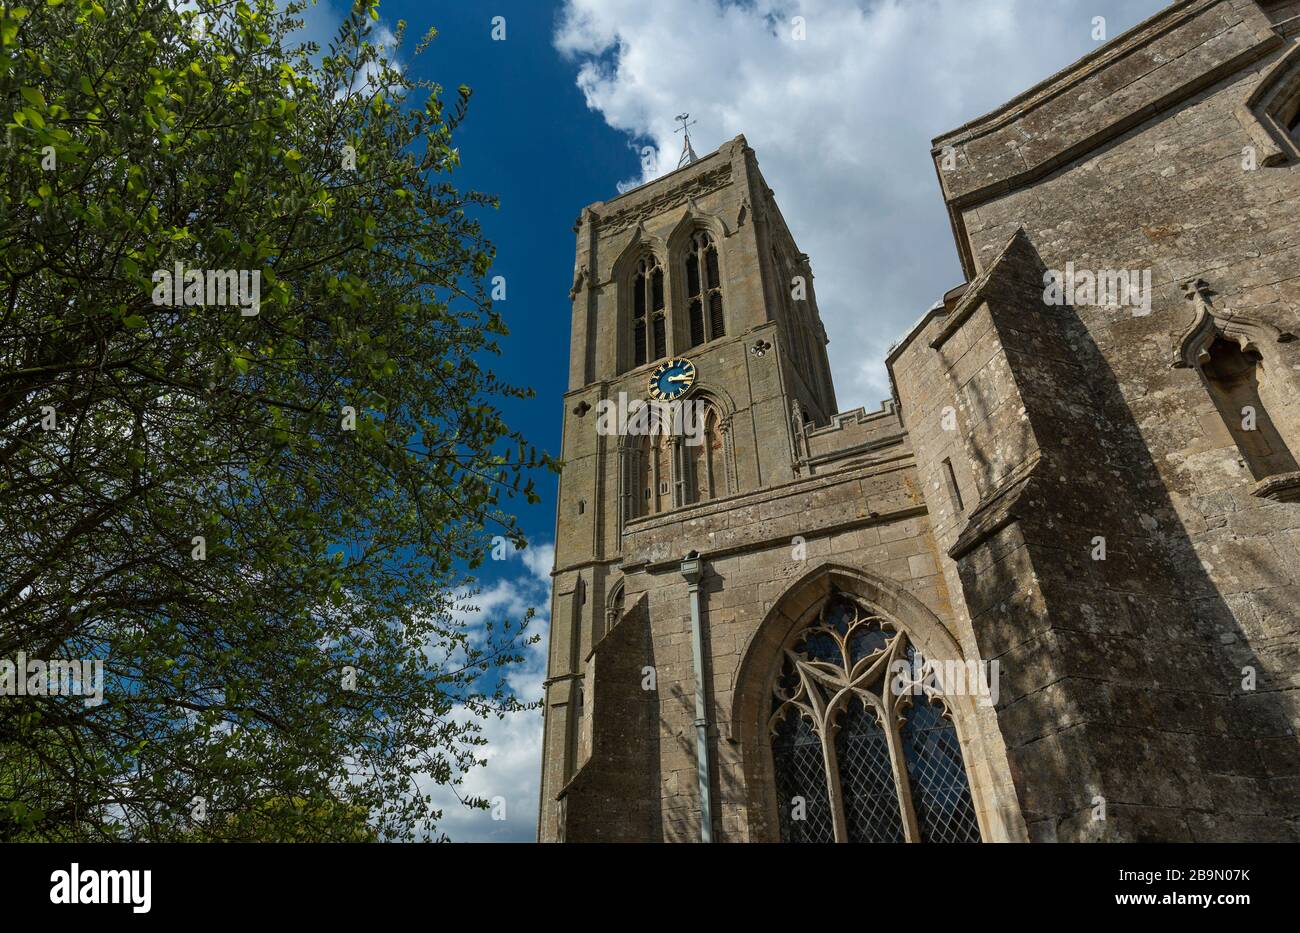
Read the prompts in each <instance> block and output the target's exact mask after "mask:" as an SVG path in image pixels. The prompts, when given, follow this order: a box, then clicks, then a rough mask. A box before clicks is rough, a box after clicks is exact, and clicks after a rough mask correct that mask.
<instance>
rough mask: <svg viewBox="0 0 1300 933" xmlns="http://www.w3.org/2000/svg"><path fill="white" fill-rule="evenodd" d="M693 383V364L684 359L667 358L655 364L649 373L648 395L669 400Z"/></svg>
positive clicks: (679, 394) (678, 395) (662, 400)
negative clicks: (652, 370) (663, 361)
mask: <svg viewBox="0 0 1300 933" xmlns="http://www.w3.org/2000/svg"><path fill="white" fill-rule="evenodd" d="M693 385H695V364H694V363H692V362H691V361H690V360H684V359H675V360H668V361H667V362H665V363H661V364H660V365H658V366H656V367H655V371H654V372H652V373H651V374H650V397H651V398H652V399H655V400H656V401H660V402H671V401H672V400H673V399H675V398H680V397H681V396H682V395H684V394H685V393H686V391H687V390H688V389H689V388H690V387H691V386H693Z"/></svg>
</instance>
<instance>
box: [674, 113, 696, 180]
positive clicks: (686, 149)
mask: <svg viewBox="0 0 1300 933" xmlns="http://www.w3.org/2000/svg"><path fill="white" fill-rule="evenodd" d="M690 116H691V115H690V114H689V113H679V114H678V115H677V121H678V122H679V123H681V126H679V127H678V128H677V129H675V130H673V132H674V133H681V134H683V135H684V136H685V141H684V142H685V144H684V145H683V146H682V157H681V158H680V159H678V160H677V167H678V168H681V167H682V166H683V165H690V164H691V163H692V162H694V161H695V160H696V159H698V158H699V156H697V155H696V154H695V149H694V148H693V147H692V146H691V130H690V128H691V127H692V126H694V125H695V124H696V123H698V122H699V121H698V120H691V119H690Z"/></svg>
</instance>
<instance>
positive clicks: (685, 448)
mask: <svg viewBox="0 0 1300 933" xmlns="http://www.w3.org/2000/svg"><path fill="white" fill-rule="evenodd" d="M688 404H699V403H698V402H696V403H691V402H688ZM700 440H701V443H699V444H691V443H689V439H685V440H683V441H682V443H681V448H682V456H683V461H684V464H685V469H684V470H683V473H684V474H685V497H684V498H685V501H686V502H687V503H692V502H708V501H709V500H710V499H716V498H718V497H719V496H724V495H726V494H727V474H726V460H725V451H724V438H723V434H722V418H721V417H720V416H719V415H718V410H717V409H716V408H714V407H713V406H712V405H706V407H705V409H704V423H703V425H702V426H701V438H700Z"/></svg>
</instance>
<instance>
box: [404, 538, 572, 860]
mask: <svg viewBox="0 0 1300 933" xmlns="http://www.w3.org/2000/svg"><path fill="white" fill-rule="evenodd" d="M516 557H517V558H518V559H519V561H520V563H521V564H522V565H523V566H522V568H521V569H522V571H523V572H522V573H517V574H513V575H511V576H506V577H502V578H500V579H498V580H496V581H495V582H494V583H492V584H490V585H489V586H487V587H485V588H484V589H483V590H482V592H480V593H479V594H477V595H475V596H465V597H463V598H462V599H461V600H459V601H460V602H462V603H465V602H468V603H470V604H472V605H473V607H474V609H463V610H461V611H458V612H457V613H456V616H457V618H458V619H459V620H460V621H461V622H463V623H465V624H473V621H474V620H482V621H487V620H489V619H491V620H493V621H500V620H503V619H507V618H509V619H511V620H514V621H518V620H519V619H521V618H522V617H523V615H524V613H525V612H526V611H527V610H528V609H529V608H530V607H532V608H535V609H536V610H537V614H536V615H535V616H534V618H533V622H532V624H531V626H530V628H529V631H530V632H536V633H538V634H540V635H541V636H542V638H541V640H539V641H538V642H537V643H536V644H534V645H530V646H528V647H527V649H526V650H525V651H524V656H525V661H524V663H523V664H522V665H520V666H519V667H517V668H515V669H514V670H512V671H511V672H510V673H509V675H508V676H507V683H508V684H509V685H510V687H511V689H512V690H514V691H515V695H516V696H518V697H519V699H520V700H523V701H525V702H528V701H532V700H538V699H541V696H542V681H543V680H544V679H545V677H546V634H547V629H548V627H549V624H548V623H549V619H548V614H549V611H550V601H551V577H550V574H551V565H552V564H553V563H554V561H555V546H554V545H552V544H533V545H530V546H529V547H528V548H526V549H525V550H523V551H512V552H511V553H510V555H509V557H508V558H507V559H508V560H510V561H512V562H513V560H514V559H515V558H516ZM454 715H455V716H458V717H461V718H463V717H465V716H466V715H468V714H467V713H465V712H464V711H463V710H461V711H458V712H457V713H456V714H454ZM482 725H483V732H482V735H483V737H484V738H485V739H487V745H485V746H483V747H482V748H480V749H479V750H478V754H479V756H480V757H481V758H483V759H484V760H485V761H486V762H487V763H486V764H485V765H483V766H482V767H479V768H473V769H471V770H470V771H469V772H468V773H467V774H466V775H465V779H464V781H463V782H462V784H461V786H460V788H459V792H460V795H461V796H462V797H482V798H484V799H487V800H492V799H493V798H496V797H501V798H503V799H504V801H505V810H504V812H505V819H504V820H494V819H493V818H492V812H491V811H483V810H470V809H468V808H466V807H464V806H463V805H462V804H461V803H460V801H459V800H458V799H457V797H456V795H455V794H453V793H452V792H451V791H450V790H449V789H447V788H445V787H440V786H437V785H435V784H433V783H432V782H431V781H430V780H428V779H423V780H420V781H418V782H417V783H418V784H419V785H420V787H421V789H422V791H423V792H424V793H428V794H431V795H432V796H433V806H434V807H437V808H440V809H442V811H443V818H442V820H441V821H440V822H439V823H438V827H437V830H438V832H440V833H445V834H446V835H447V836H448V837H450V838H451V839H452V840H453V841H455V842H530V841H532V840H533V839H535V838H536V835H537V795H538V793H539V789H538V786H539V782H540V778H541V767H542V713H541V711H540V710H533V711H530V712H524V713H514V714H511V715H507V716H505V717H503V718H501V719H496V718H492V719H488V720H485V721H483V723H482Z"/></svg>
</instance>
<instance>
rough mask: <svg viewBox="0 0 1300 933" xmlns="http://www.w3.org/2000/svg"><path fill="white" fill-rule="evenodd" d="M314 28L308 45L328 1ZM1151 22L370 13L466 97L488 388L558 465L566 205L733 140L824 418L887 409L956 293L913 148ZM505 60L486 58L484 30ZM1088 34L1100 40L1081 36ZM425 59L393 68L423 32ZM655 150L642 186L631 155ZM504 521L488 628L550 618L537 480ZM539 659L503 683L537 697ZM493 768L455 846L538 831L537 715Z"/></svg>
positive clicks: (476, 785) (598, 11)
mask: <svg viewBox="0 0 1300 933" xmlns="http://www.w3.org/2000/svg"><path fill="white" fill-rule="evenodd" d="M332 2H333V6H331V5H330V4H329V3H328V2H324V0H323V2H322V5H321V7H319V8H318V9H317V10H315V11H313V12H312V13H311V22H310V32H311V33H312V34H313V36H315V37H317V38H320V37H321V36H323V35H325V34H326V32H327V31H328V29H329V28H330V27H331V26H332V25H333V23H336V22H337V11H338V10H339V9H341V8H342V3H343V0H332ZM1165 5H1166V4H1165V2H1164V0H415V2H402V0H386V2H382V3H381V6H380V13H381V23H383V24H384V25H386V26H388V27H392V26H394V25H395V24H396V22H397V21H398V20H403V19H404V20H406V21H407V24H408V29H407V41H406V43H405V46H404V47H403V48H402V49H401V50H399V51H398V53H397V57H398V59H399V61H401V62H402V63H403V64H404V65H405V66H406V68H407V69H408V71H409V72H410V73H411V74H412V75H413V76H414V77H419V78H429V79H432V80H435V81H438V82H439V83H441V84H442V85H443V86H444V87H446V88H450V89H454V88H456V87H457V86H459V85H460V84H468V85H469V86H470V87H471V88H472V89H473V92H474V95H473V100H472V103H471V109H470V115H469V119H468V120H467V122H466V123H465V124H464V126H463V127H462V128H461V130H460V131H459V135H458V138H457V142H458V145H459V147H460V151H461V158H462V169H461V170H460V172H459V173H458V176H457V181H458V183H459V185H460V186H461V187H465V188H477V189H480V190H483V191H486V192H490V193H493V194H496V195H497V196H499V197H500V199H501V209H500V210H499V211H497V212H494V213H491V214H488V215H486V216H484V218H483V223H484V226H485V229H486V233H487V235H488V237H489V238H490V239H491V240H492V241H493V242H494V243H495V245H496V247H497V261H496V265H495V268H494V269H493V272H492V274H493V275H504V276H505V277H506V281H507V299H506V302H505V304H504V305H501V306H499V307H500V310H501V311H502V312H503V314H504V316H505V319H506V321H507V323H508V325H509V327H510V329H511V335H510V337H508V338H506V339H505V340H504V341H503V343H502V346H503V350H504V354H503V356H502V357H501V359H500V360H499V361H498V367H497V369H498V372H499V373H500V374H501V375H503V376H504V377H506V378H507V379H509V380H510V381H512V382H514V383H516V384H519V385H527V386H531V387H532V388H533V389H534V390H535V391H536V393H537V397H536V399H534V400H532V401H528V402H510V403H507V404H506V405H505V406H504V408H505V411H506V414H507V416H508V418H509V421H510V423H511V425H512V426H513V427H516V428H518V429H520V430H523V431H524V432H525V433H526V434H527V435H528V437H529V439H530V440H531V441H532V442H533V443H534V444H536V445H537V446H539V447H542V448H544V449H546V450H548V451H550V452H552V453H554V454H557V455H558V454H559V453H560V451H559V441H560V425H561V414H562V407H561V405H562V400H561V396H562V394H563V393H564V391H565V390H566V388H567V384H566V383H567V373H568V364H567V359H568V345H569V320H570V304H569V300H568V290H569V287H570V285H571V284H572V274H573V249H574V235H573V233H572V230H571V228H572V225H573V221H574V219H575V218H576V217H577V216H578V213H579V211H580V210H581V209H582V207H584V206H585V205H587V204H589V203H591V202H593V201H599V200H607V199H609V198H611V197H614V196H615V195H616V194H617V193H618V185H619V183H620V182H639V181H645V180H648V178H649V177H653V176H654V175H655V174H659V173H662V172H664V171H668V170H670V169H672V168H673V167H674V166H675V165H676V162H677V156H678V153H679V152H680V148H681V141H680V140H681V137H680V136H678V135H675V134H674V132H673V130H674V126H675V124H674V122H673V118H674V116H675V115H676V114H677V113H680V112H682V111H689V112H690V113H691V114H692V115H693V117H694V118H695V119H696V120H698V123H697V125H696V126H695V127H694V128H693V133H694V138H695V148H696V150H697V151H698V152H699V153H700V154H704V153H706V152H708V151H711V150H712V149H714V148H716V147H717V146H718V145H719V144H720V143H722V142H724V141H726V140H728V139H730V138H732V137H733V136H735V135H737V134H738V133H742V132H743V133H744V134H745V136H746V138H747V139H748V141H749V144H750V145H751V146H752V147H754V149H755V151H756V152H757V155H758V159H759V163H760V165H761V166H762V169H763V172H764V175H765V177H766V179H767V182H768V184H769V185H770V186H771V187H772V188H773V189H774V190H775V192H776V197H777V200H778V202H779V203H780V204H781V208H782V212H783V214H784V215H785V217H786V220H787V222H788V223H789V225H790V228H791V230H792V232H793V233H794V236H795V238H796V239H797V240H798V241H799V243H800V246H801V247H802V249H803V250H804V251H805V252H807V253H808V254H809V255H810V256H811V259H812V267H813V270H814V274H815V275H816V276H817V294H818V298H819V301H820V305H821V313H822V317H823V320H824V322H825V324H826V327H827V331H828V334H829V336H830V341H831V343H830V347H829V352H830V359H831V366H832V370H833V373H834V377H835V383H836V389H837V394H838V398H839V403H840V408H841V409H842V410H847V409H850V408H854V407H857V406H866V407H867V408H869V409H871V408H875V407H877V406H878V405H879V403H880V400H881V399H883V398H885V397H886V396H887V395H888V386H887V383H886V377H885V371H884V366H883V359H884V356H885V354H886V352H887V350H888V347H889V345H890V344H891V343H892V342H893V341H894V340H896V339H897V338H898V337H900V336H901V335H902V334H903V333H904V332H905V331H906V330H907V329H908V327H909V326H910V325H911V324H912V322H913V321H915V320H916V319H917V318H918V317H920V316H921V314H922V313H923V312H924V311H925V309H926V308H927V307H928V306H929V305H930V304H931V303H933V301H934V300H935V299H936V298H938V297H939V296H940V295H942V294H943V293H944V292H945V291H947V290H948V289H949V288H951V287H952V286H954V285H956V284H959V283H960V281H961V276H960V272H959V267H958V263H957V258H956V253H955V250H954V248H953V245H952V239H951V234H950V232H949V228H948V223H947V218H946V214H945V211H944V207H943V202H942V199H941V197H940V194H939V188H938V183H937V181H936V180H935V173H934V169H933V166H932V165H931V163H930V161H929V156H928V151H929V145H930V140H931V139H932V138H933V137H935V136H937V135H939V134H940V133H942V132H945V131H947V130H950V129H953V128H954V127H956V126H959V125H961V124H963V123H965V122H967V121H969V120H971V119H973V118H975V117H977V116H979V115H981V114H983V113H985V112H987V111H989V110H991V109H993V108H995V107H997V106H998V105H1000V104H1001V103H1003V102H1005V101H1006V100H1008V99H1010V98H1011V97H1014V96H1015V95H1016V94H1018V93H1020V92H1021V91H1023V90H1025V89H1027V88H1028V87H1030V86H1031V85H1033V84H1034V83H1036V82H1037V81H1040V80H1042V79H1043V78H1045V77H1047V76H1049V75H1051V74H1053V73H1054V72H1056V71H1058V70H1060V69H1061V68H1064V67H1066V66H1068V65H1069V64H1071V63H1072V62H1074V61H1075V60H1077V59H1078V58H1079V57H1081V56H1083V55H1086V54H1087V53H1088V52H1090V51H1092V50H1093V49H1095V48H1097V47H1098V46H1099V45H1101V44H1102V43H1103V42H1104V41H1106V40H1108V39H1111V38H1114V37H1115V36H1116V35H1118V34H1119V33H1120V32H1122V31H1123V30H1125V29H1128V28H1130V27H1132V26H1134V25H1136V24H1137V23H1139V22H1140V21H1142V20H1143V19H1145V18H1146V17H1148V16H1150V15H1152V14H1153V13H1155V12H1157V11H1158V10H1159V9H1160V8H1161V7H1163V6H1165ZM497 16H501V17H504V18H505V30H506V38H505V40H504V41H496V40H493V38H492V28H493V25H492V20H493V17H497ZM1099 20H1100V21H1099ZM431 25H432V26H436V27H437V28H438V30H439V37H438V39H437V40H436V41H435V42H434V43H433V44H432V45H431V46H430V47H429V49H427V50H426V52H425V53H424V54H423V55H421V56H419V57H418V58H417V57H413V55H412V50H413V47H414V44H415V42H416V40H418V38H419V37H420V36H421V35H423V33H424V32H425V30H426V29H427V28H428V27H429V26H431ZM646 144H649V145H652V146H655V147H656V148H657V149H658V151H659V158H658V160H657V163H658V164H657V168H655V169H653V170H651V171H650V172H649V173H648V176H647V175H646V174H644V173H643V169H642V165H641V160H640V158H639V155H638V149H639V147H640V146H642V145H646ZM540 491H541V493H542V502H541V504H540V505H538V506H535V507H531V508H529V507H523V506H521V507H520V508H519V509H518V510H517V511H518V513H519V514H520V517H521V520H522V527H523V528H524V530H525V532H526V533H527V535H528V537H529V540H530V541H531V542H533V543H534V545H535V546H534V547H532V548H530V549H529V551H527V552H525V553H523V554H518V555H514V556H513V557H512V559H510V560H507V561H502V562H498V563H494V562H491V561H489V562H487V563H486V564H485V567H484V570H483V572H482V574H481V577H482V588H483V592H482V595H481V596H480V597H479V599H478V604H479V606H480V608H481V610H482V611H483V612H484V613H509V614H512V615H514V616H518V615H519V614H521V613H522V612H523V610H524V609H525V608H526V607H527V606H529V605H532V606H536V607H537V609H538V612H539V615H540V616H541V617H542V621H543V622H544V621H545V615H546V613H547V611H548V609H549V606H548V602H549V580H548V577H547V574H548V572H549V569H550V563H551V556H552V553H553V551H552V549H551V543H552V541H553V535H554V530H553V526H554V519H555V491H556V481H555V479H554V478H553V477H544V478H542V481H541V489H540ZM544 648H545V645H544V644H542V645H539V646H538V647H537V650H536V651H534V652H533V653H532V655H531V657H530V661H529V664H528V665H527V667H526V668H525V669H524V670H521V671H520V672H519V673H518V675H517V677H516V678H515V679H514V683H515V685H516V687H517V689H518V691H519V692H520V694H521V695H523V696H525V697H527V698H530V699H532V698H536V697H538V696H540V692H541V681H542V678H543V677H544V673H543V669H544ZM486 734H487V737H488V738H489V740H490V742H491V743H492V744H491V745H490V746H489V751H488V756H489V762H488V766H487V767H486V768H483V769H477V770H476V771H475V772H474V773H473V774H472V775H470V776H469V778H468V779H467V782H466V786H467V789H469V790H471V791H472V792H473V793H476V794H481V795H483V796H485V797H489V798H491V797H494V796H502V797H504V798H505V801H506V816H507V818H506V819H505V820H492V819H491V817H490V816H489V815H487V814H483V813H477V812H476V813H468V812H465V811H463V810H462V809H460V808H458V807H457V806H456V804H455V798H453V797H451V796H450V795H447V794H445V793H439V792H436V791H435V795H436V796H437V798H438V800H439V801H440V802H441V803H442V804H443V805H444V806H445V807H446V815H445V817H444V819H443V821H442V824H441V829H442V830H443V831H445V832H447V833H448V834H450V835H451V837H452V838H453V839H457V840H480V841H525V840H531V839H532V838H533V836H534V832H535V820H536V809H537V772H538V768H539V757H538V756H539V751H540V738H541V718H540V715H539V714H532V715H529V716H520V717H515V718H513V719H510V720H508V721H505V722H493V723H490V724H489V726H488V728H487V732H486Z"/></svg>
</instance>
